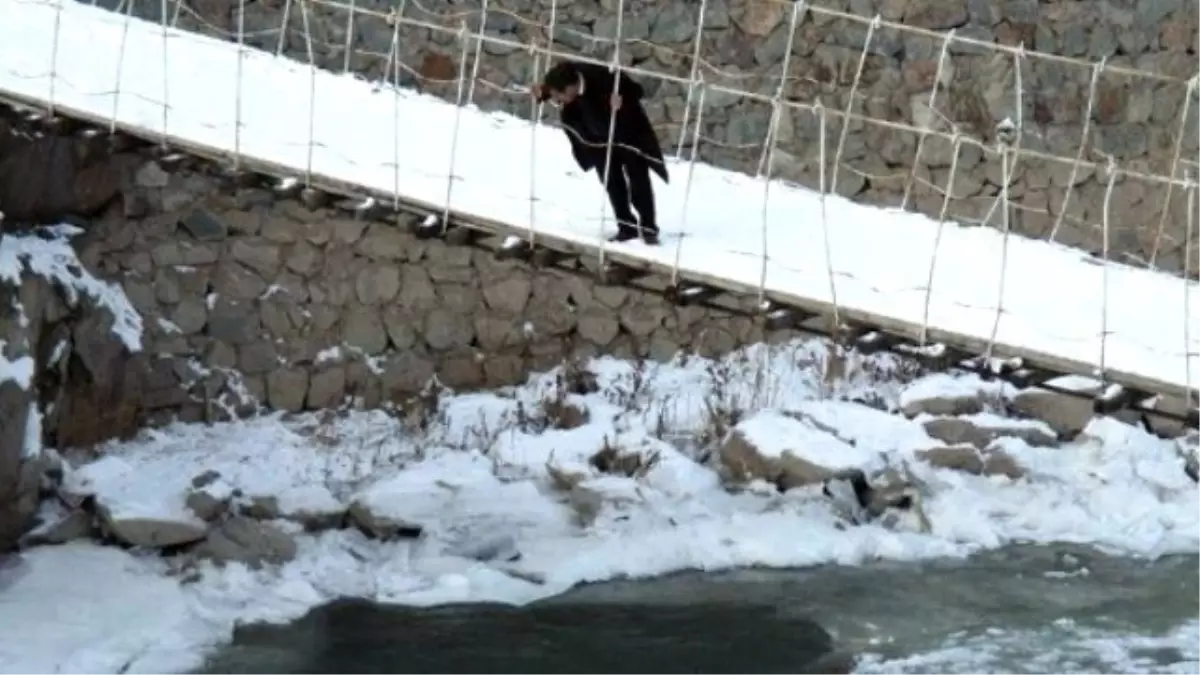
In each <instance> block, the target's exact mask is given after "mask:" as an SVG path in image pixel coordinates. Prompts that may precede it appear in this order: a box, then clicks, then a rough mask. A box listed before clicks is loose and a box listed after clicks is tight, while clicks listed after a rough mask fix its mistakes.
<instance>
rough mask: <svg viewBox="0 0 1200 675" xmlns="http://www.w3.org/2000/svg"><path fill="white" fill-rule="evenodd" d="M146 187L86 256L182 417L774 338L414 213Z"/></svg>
mask: <svg viewBox="0 0 1200 675" xmlns="http://www.w3.org/2000/svg"><path fill="white" fill-rule="evenodd" d="M136 183H137V187H136V194H137V195H139V196H138V197H136V198H134V199H132V200H130V201H127V205H130V206H133V207H134V210H135V211H144V213H143V214H141V215H138V216H136V217H129V216H127V215H126V214H125V213H124V212H121V210H120V209H115V210H114V211H113V212H111V213H110V214H109V215H108V216H106V217H105V218H103V219H101V220H100V221H98V222H97V223H96V224H95V225H94V226H93V227H92V229H91V231H90V232H89V233H88V234H87V235H86V238H85V243H84V245H83V248H82V251H81V258H82V260H83V261H84V263H85V265H87V266H88V267H89V268H90V269H93V270H95V271H96V273H97V274H99V275H102V276H104V277H107V278H109V279H113V280H117V281H119V282H120V283H121V285H122V287H123V288H124V290H125V293H126V294H127V295H128V297H129V299H130V301H131V302H132V303H133V305H134V306H135V307H136V308H137V310H138V311H139V312H141V313H142V314H143V316H144V317H145V326H146V331H147V339H146V343H147V344H146V352H147V353H148V354H150V355H151V356H153V357H156V358H154V359H153V366H152V369H151V376H150V379H151V382H150V384H149V386H148V393H147V395H146V401H147V405H148V406H149V407H150V408H152V409H160V410H163V411H165V412H164V414H166V413H171V414H174V413H175V412H181V413H182V416H183V418H184V419H199V418H205V417H210V416H213V415H216V416H224V415H226V414H228V413H229V412H235V413H236V412H238V409H239V408H245V407H247V406H250V407H252V406H254V405H255V401H258V402H261V403H264V404H266V405H268V406H269V407H270V408H274V409H279V410H288V411H294V410H301V409H319V408H325V407H331V406H335V405H337V404H339V403H341V402H342V401H343V400H344V399H345V398H346V397H357V398H359V399H360V400H361V403H362V404H364V405H368V406H374V405H378V404H379V403H381V402H384V401H389V400H390V401H396V402H403V401H404V400H407V398H408V397H410V396H412V395H414V394H416V393H418V392H420V391H421V390H422V389H423V388H424V387H425V385H426V384H427V383H428V382H429V381H430V379H431V378H433V377H434V376H435V375H436V378H437V381H439V382H440V383H441V384H443V385H446V386H449V387H451V388H455V389H472V388H478V387H494V386H500V385H507V384H514V383H517V382H519V381H523V380H524V379H525V378H526V377H527V376H528V374H529V373H530V372H532V371H545V370H548V369H550V368H553V367H554V366H556V365H558V364H560V363H562V362H563V361H565V360H569V359H572V358H574V357H585V356H591V355H595V354H600V353H604V354H611V355H614V356H617V357H631V356H650V357H654V358H659V359H665V358H669V357H671V356H673V355H674V354H675V353H676V352H677V351H679V350H689V351H696V352H699V353H702V354H708V355H715V354H719V353H723V352H726V351H728V350H731V349H733V348H735V347H737V346H740V345H743V344H747V343H752V342H757V341H761V340H762V339H764V334H763V332H762V328H761V326H759V325H756V323H755V322H754V321H752V320H751V319H748V318H744V317H739V316H736V315H731V314H728V313H725V312H722V311H719V310H710V309H703V308H696V307H681V308H676V307H675V306H674V305H672V304H670V303H669V302H667V301H666V300H664V299H663V298H662V297H661V296H660V295H658V294H655V293H650V292H639V291H635V290H629V289H626V288H622V287H610V286H601V285H597V284H596V283H594V282H593V281H592V279H591V277H589V276H588V275H587V274H584V273H579V272H572V271H569V270H568V269H566V268H563V267H560V268H548V269H535V268H532V267H529V266H527V265H524V264H522V263H518V262H511V261H498V260H497V259H496V258H495V257H494V255H493V254H492V253H490V252H488V251H485V250H480V249H477V248H472V247H468V246H457V247H456V246H449V245H447V244H445V243H443V242H441V241H425V240H418V239H416V238H414V237H413V236H412V235H411V234H409V233H408V230H407V226H408V225H411V223H410V222H405V220H404V218H403V217H402V218H401V222H399V223H384V222H366V221H362V220H356V219H353V218H347V217H345V216H344V215H342V214H341V213H339V212H336V211H331V210H320V211H309V210H308V209H306V208H305V207H304V206H303V205H301V204H300V203H299V202H296V201H288V200H284V201H276V200H275V198H274V197H273V195H272V194H271V193H270V192H268V191H265V190H255V189H246V190H239V191H237V192H236V193H235V194H231V193H229V192H227V191H226V192H222V191H221V190H220V189H219V187H218V185H217V184H216V182H215V181H212V180H209V179H207V178H205V177H203V176H200V175H196V174H179V175H170V174H168V173H167V172H165V171H163V170H162V169H161V168H159V166H158V165H157V164H154V163H149V164H146V165H145V166H143V167H142V168H141V169H140V170H139V171H138V172H137V177H136ZM127 199H128V198H127ZM731 301H732V300H731ZM180 385H183V386H182V387H181V386H180Z"/></svg>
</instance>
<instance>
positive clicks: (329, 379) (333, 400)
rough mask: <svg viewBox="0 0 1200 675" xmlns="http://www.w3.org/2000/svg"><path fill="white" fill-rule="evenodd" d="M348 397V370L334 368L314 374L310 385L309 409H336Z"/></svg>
mask: <svg viewBox="0 0 1200 675" xmlns="http://www.w3.org/2000/svg"><path fill="white" fill-rule="evenodd" d="M345 397H346V369H345V368H343V367H340V366H338V367H333V368H326V369H324V370H320V371H318V372H315V373H313V375H312V378H311V379H310V380H309V385H308V409H309V410H324V409H326V408H336V407H337V406H339V405H341V403H342V401H343V399H345Z"/></svg>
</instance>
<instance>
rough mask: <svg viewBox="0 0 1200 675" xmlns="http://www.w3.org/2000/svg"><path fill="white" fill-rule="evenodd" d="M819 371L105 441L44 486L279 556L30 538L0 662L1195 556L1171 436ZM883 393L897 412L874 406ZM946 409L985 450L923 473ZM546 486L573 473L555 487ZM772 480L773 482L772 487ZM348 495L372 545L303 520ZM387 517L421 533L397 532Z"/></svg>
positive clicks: (803, 362) (611, 383) (276, 419)
mask: <svg viewBox="0 0 1200 675" xmlns="http://www.w3.org/2000/svg"><path fill="white" fill-rule="evenodd" d="M827 358H829V355H828V354H827V353H826V351H825V348H824V347H822V346H821V345H820V343H817V342H815V341H813V342H801V343H794V344H791V345H786V346H780V347H774V348H767V347H757V348H753V349H750V350H747V351H746V352H744V353H739V354H736V355H733V356H731V357H729V358H728V359H725V360H724V361H723V362H721V363H713V362H706V361H703V360H700V359H691V360H688V361H687V362H683V363H675V364H668V365H653V364H648V365H643V366H635V365H632V364H628V363H621V362H617V361H613V360H608V359H602V360H599V361H596V362H594V363H592V364H590V366H589V368H588V369H587V372H588V373H591V377H592V379H593V380H594V381H593V382H590V383H589V386H587V387H578V386H574V385H572V386H569V387H568V390H569V391H568V393H567V394H566V395H563V394H561V393H559V392H560V390H561V389H562V387H563V386H564V385H563V381H562V378H561V377H556V375H555V374H551V375H546V376H540V377H536V378H533V379H532V380H531V382H530V384H529V385H527V386H524V387H519V388H515V389H513V390H511V391H503V392H494V393H479V394H469V395H461V396H448V397H446V398H444V399H443V400H442V401H441V402H440V404H439V405H436V406H434V405H430V406H427V407H426V408H424V409H423V412H421V410H422V409H421V408H420V407H414V408H410V411H409V413H410V414H409V415H407V416H404V415H400V416H393V415H389V414H386V413H384V412H381V411H376V412H347V413H332V412H330V413H326V414H323V415H304V416H297V417H294V418H290V419H285V418H284V417H282V416H278V415H273V416H268V417H262V418H257V419H251V420H247V421H241V422H231V423H226V424H219V425H214V426H210V427H205V426H200V425H175V426H172V427H168V428H165V429H161V430H153V431H146V432H145V433H143V434H142V436H141V437H140V438H139V439H137V440H134V441H131V442H128V443H123V444H112V445H109V446H107V447H106V448H104V451H103V453H102V455H101V456H100V457H99V458H98V459H96V460H95V461H91V462H90V463H86V464H83V465H81V466H77V467H74V468H68V469H67V470H66V475H65V477H64V482H63V487H64V490H65V491H67V492H69V493H72V494H74V495H76V496H79V495H88V496H90V497H91V498H93V499H94V500H95V503H96V505H97V507H98V508H100V509H101V510H102V511H103V512H104V513H105V514H106V518H107V519H108V522H110V523H117V524H120V523H125V524H127V523H129V522H138V521H139V520H141V519H148V520H154V519H160V520H167V521H172V522H174V523H175V524H176V525H178V526H179V528H183V527H192V528H194V529H197V530H199V531H200V532H201V535H200V536H203V533H204V532H205V531H222V530H221V528H223V527H225V525H223V524H221V523H228V522H229V521H230V520H237V521H238V522H242V521H248V519H249V517H248V516H246V515H245V512H248V511H251V510H253V509H255V508H258V509H260V511H261V510H262V509H266V510H267V511H268V512H266V513H262V512H260V513H259V514H258V515H257V516H256V519H255V520H254V521H253V522H255V523H259V525H255V527H260V526H262V527H266V526H269V527H270V528H272V531H274V532H277V533H279V534H280V536H282V537H285V538H286V540H287V541H290V542H294V544H293V546H294V549H293V550H291V551H290V555H289V554H288V553H289V552H288V551H284V553H283V554H280V555H281V556H282V557H281V558H280V560H286V562H281V563H280V564H276V563H273V562H271V561H270V560H269V559H268V560H266V561H265V562H263V561H261V560H260V561H259V562H263V564H261V566H259V567H258V568H254V567H252V566H247V565H245V564H241V563H238V562H230V563H228V564H225V565H223V566H218V565H217V564H215V563H213V562H212V561H211V560H210V558H213V557H215V558H218V559H221V555H217V553H220V552H221V551H226V550H227V549H224V548H222V549H220V550H217V548H215V544H210V541H208V540H206V541H205V542H203V543H201V544H199V545H198V547H197V548H202V547H204V546H206V545H208V546H209V551H208V552H209V554H210V555H208V556H201V555H198V554H188V553H183V554H180V555H175V556H173V557H172V558H170V559H167V560H165V559H163V558H162V557H160V556H159V555H158V554H157V553H141V554H138V553H130V552H126V551H123V550H121V549H118V548H114V547H101V546H99V545H97V544H93V543H82V542H72V543H68V544H65V545H62V546H57V547H50V546H42V547H36V548H33V549H30V550H28V551H27V552H25V553H24V554H22V558H23V559H22V560H20V561H18V562H15V563H10V564H8V565H7V566H6V568H5V569H4V571H0V585H3V587H4V594H5V595H4V603H3V604H2V605H0V620H3V621H4V622H5V625H9V626H19V628H18V629H17V630H15V631H11V632H6V637H5V638H4V640H3V641H2V642H0V671H14V670H27V671H30V670H31V671H46V670H69V671H73V670H89V671H117V670H123V671H126V672H143V671H151V670H153V671H184V670H189V669H192V668H194V667H196V666H197V665H198V664H199V662H200V660H201V659H202V658H203V654H204V653H205V652H206V651H208V650H211V649H212V648H213V647H214V646H216V645H218V644H221V643H223V642H225V641H227V640H228V639H229V637H230V635H231V631H232V628H233V626H234V625H235V624H236V623H240V622H250V621H271V622H283V621H289V620H292V619H294V618H296V617H298V616H300V615H302V614H303V613H304V612H306V611H307V610H309V609H310V608H312V607H314V606H317V605H320V604H324V603H326V602H328V601H329V600H331V599H334V598H337V597H345V596H353V597H363V598H368V599H371V600H374V601H377V602H384V603H403V604H410V605H431V604H441V603H446V602H459V601H500V602H508V603H518V604H519V603H525V602H530V601H533V600H537V599H540V598H544V597H548V596H551V595H555V594H558V593H561V592H562V591H564V590H566V589H568V588H571V587H572V586H574V585H575V584H578V583H581V582H587V581H603V580H609V579H614V578H644V577H650V576H655V575H660V574H664V573H668V572H674V571H678V570H683V569H695V570H718V569H728V568H732V567H741V566H759V567H802V566H808V565H816V564H822V563H837V564H844V565H853V564H859V563H862V562H865V561H870V560H876V559H892V560H917V559H924V558H930V557H945V556H951V557H955V556H959V557H960V556H965V555H968V554H970V553H971V552H974V551H978V550H981V549H990V548H997V547H1000V546H1004V545H1006V544H1009V543H1014V542H1076V543H1086V544H1090V545H1093V546H1096V547H1098V548H1099V549H1101V550H1104V551H1107V552H1110V553H1113V554H1117V555H1133V556H1142V557H1156V556H1159V555H1163V554H1167V553H1175V552H1195V551H1196V550H1197V548H1200V500H1198V498H1197V492H1196V489H1195V484H1194V483H1193V482H1192V481H1191V480H1190V479H1188V478H1187V477H1186V476H1185V475H1184V472H1183V470H1182V464H1183V461H1182V459H1181V458H1180V457H1179V455H1178V454H1177V451H1176V448H1175V444H1174V443H1173V442H1171V441H1166V440H1161V439H1158V438H1155V437H1153V436H1150V435H1148V434H1146V433H1145V432H1144V431H1141V430H1140V429H1137V428H1134V427H1132V426H1129V425H1125V424H1123V423H1120V422H1118V421H1116V420H1112V419H1097V420H1093V421H1092V422H1091V423H1090V424H1088V426H1087V427H1086V429H1085V430H1084V433H1083V434H1081V435H1080V436H1079V437H1078V438H1077V439H1075V440H1073V441H1071V442H1065V443H1059V442H1056V441H1054V442H1052V441H1053V439H1054V434H1053V431H1052V430H1046V429H1044V428H1043V427H1044V426H1045V425H1039V423H1033V422H1029V421H1013V420H1009V421H1007V422H1005V420H1004V418H1002V417H1000V416H999V414H998V413H996V412H995V411H994V410H992V408H995V407H996V406H999V407H1001V408H1002V407H1003V403H1004V400H1005V399H1006V397H1008V396H1010V394H1011V392H1008V391H1007V390H1006V388H1005V387H1002V386H999V385H996V384H994V383H984V382H981V381H979V380H977V379H975V378H973V377H954V376H949V375H935V376H930V377H929V378H926V379H924V380H921V381H919V382H917V383H912V384H906V383H904V382H903V381H902V380H903V378H901V377H898V376H894V375H893V374H892V372H893V370H894V369H895V367H896V365H897V363H898V362H896V361H894V360H893V359H891V357H882V358H881V357H872V358H870V359H866V360H863V359H859V358H858V357H853V358H852V360H851V361H850V362H849V363H848V364H846V366H845V373H844V375H843V376H842V377H839V378H837V379H836V380H834V381H829V380H828V379H827V378H823V377H822V373H823V372H827V369H826V368H825V367H823V365H822V364H823V363H825V360H826V359H827ZM577 390H578V391H579V392H583V393H576V392H577ZM918 394H919V396H918ZM937 397H940V399H938V400H940V401H941V403H940V404H939V405H942V404H945V402H946V401H952V402H957V403H954V406H959V407H961V405H966V404H963V403H962V402H963V401H967V402H968V403H969V401H970V400H974V399H972V397H977V398H978V400H979V401H982V403H979V404H978V405H976V404H969V405H967V408H969V409H970V411H968V412H962V411H961V410H959V409H958V408H957V407H956V408H955V410H953V411H951V413H953V414H945V411H939V410H938V409H937V406H932V407H931V406H926V408H927V409H923V410H918V409H916V408H914V407H913V402H914V401H917V400H926V399H928V400H932V399H934V398H937ZM548 401H550V402H554V406H553V407H551V406H548V404H547V402H548ZM979 406H982V407H983V408H984V409H983V410H976V408H978V407H979ZM917 407H918V408H919V407H920V406H917ZM901 408H904V409H905V410H906V411H907V412H908V413H909V415H910V416H912V419H909V418H907V417H905V416H902V415H900V414H897V413H896V412H888V411H899V410H900V409H901ZM568 409H570V410H573V411H574V412H568ZM963 410H966V409H963ZM414 411H417V412H414ZM930 411H932V412H930ZM958 413H961V414H958ZM563 416H568V417H571V420H570V421H569V422H567V421H565V420H564V419H561V418H563ZM931 418H936V419H938V420H942V421H943V422H945V420H950V421H951V422H952V424H951V423H948V422H947V423H942V424H941V426H937V427H934V426H930V424H929V422H930V421H931ZM963 420H966V421H967V422H969V428H970V429H974V430H975V432H980V430H983V432H984V436H983V437H982V440H980V439H979V438H975V437H972V438H971V439H968V440H972V441H973V442H976V443H977V445H982V446H984V447H983V448H982V449H981V448H979V447H976V446H972V445H971V444H970V443H965V444H958V445H959V446H963V447H960V450H962V451H963V453H965V454H962V453H960V454H959V455H956V457H959V458H961V456H967V457H968V458H970V456H975V455H977V456H978V458H979V462H978V465H977V466H972V465H963V466H957V465H955V466H956V467H957V468H955V467H952V466H949V465H937V464H936V463H935V461H934V460H935V457H934V456H933V455H930V454H925V453H928V452H929V451H931V450H934V449H944V448H946V447H949V446H948V444H947V442H945V441H940V440H938V439H936V438H934V437H933V436H931V430H938V431H937V433H941V431H940V430H941V429H942V427H945V426H947V425H949V426H955V425H957V426H956V428H959V427H962V425H963V423H964V422H963ZM963 428H965V427H963ZM1031 429H1032V430H1033V431H1030V430H1031ZM960 430H961V429H960ZM975 432H972V433H975ZM732 434H741V435H742V436H744V437H745V438H747V439H750V440H751V441H752V442H753V445H754V446H755V450H756V452H757V455H756V457H758V458H759V459H761V460H762V463H763V464H764V465H765V466H766V467H767V469H768V470H769V471H770V472H771V473H770V475H771V476H772V480H773V481H774V482H775V484H771V481H768V480H762V479H756V478H754V476H743V479H744V480H741V481H740V482H731V481H730V479H729V475H728V474H729V473H730V466H729V462H730V459H729V455H727V454H725V452H724V448H725V446H723V445H722V439H726V440H727V439H728V438H729V437H730V436H731V435H732ZM977 435H978V434H976V436H977ZM1047 439H1049V440H1047ZM606 447H610V448H613V449H614V452H615V453H616V454H617V455H620V454H621V453H626V454H628V455H636V457H637V458H639V459H637V460H636V463H637V465H636V466H631V467H625V468H624V469H620V470H618V469H615V468H612V467H609V468H608V469H607V470H604V471H602V470H600V468H598V466H597V464H596V461H595V459H594V458H595V456H596V454H597V453H598V452H599V451H600V450H603V449H604V448H606ZM964 448H965V449H964ZM617 451H620V452H617ZM972 453H974V455H972ZM1001 455H1002V456H1003V457H1005V458H1007V460H1008V462H1009V464H1008V465H1006V466H1007V467H1008V468H1007V471H999V472H989V471H987V470H986V463H985V462H984V460H985V459H989V458H994V457H998V456H1001ZM621 456H624V455H621ZM618 459H619V458H618ZM618 459H614V460H613V461H614V464H620V461H618ZM621 461H623V460H621ZM956 461H957V460H956ZM968 464H969V463H968ZM844 465H850V466H859V467H863V466H865V467H866V468H867V469H868V470H870V471H871V472H872V473H879V472H880V471H885V472H887V471H891V472H892V473H897V472H898V471H897V470H896V469H897V467H899V468H901V469H902V473H904V474H905V475H907V476H909V478H910V479H911V480H912V481H913V482H914V483H915V484H916V485H917V486H918V487H919V490H918V492H919V494H920V508H921V511H922V515H923V517H924V520H925V521H926V522H925V523H924V524H914V523H913V522H911V521H908V520H904V519H899V520H892V521H888V520H886V519H875V520H871V521H869V522H861V524H855V523H856V522H858V521H854V520H847V517H846V514H845V513H844V512H843V510H841V509H839V508H836V505H835V504H833V503H831V500H830V499H828V498H826V497H825V496H824V495H823V494H822V489H821V487H822V486H821V483H820V481H819V480H816V481H807V479H806V477H805V475H804V471H809V470H811V466H817V468H818V469H820V470H825V469H826V468H828V469H834V468H838V467H839V466H844ZM781 472H782V473H781ZM788 472H790V473H788ZM785 474H786V475H787V476H788V480H787V481H783V476H784V475H785ZM816 475H817V476H818V478H819V477H820V476H822V475H824V474H820V473H819V472H818V473H817V474H816ZM564 476H568V477H570V478H569V481H575V482H574V483H573V484H571V485H567V486H564V485H563V484H562V483H563V481H564V478H563V477H564ZM200 478H203V480H198V479H200ZM569 481H568V482H569ZM781 481H783V482H788V483H789V485H787V486H786V487H790V488H791V489H787V490H786V491H785V492H780V490H779V489H777V486H780V487H785V486H782V485H780V482H781ZM198 483H199V484H200V485H198ZM197 490H201V491H204V492H206V493H207V494H208V495H209V496H210V497H213V498H214V499H215V500H216V501H217V502H219V503H220V504H223V506H220V507H219V508H220V509H223V510H221V511H220V512H219V513H218V514H217V515H215V516H214V515H213V514H208V515H209V516H210V517H212V518H214V519H215V520H213V522H212V523H211V524H206V523H205V519H204V518H202V517H200V515H199V514H198V513H197V512H196V508H197V507H196V503H195V502H194V501H189V495H190V494H191V493H193V492H195V491H197ZM579 494H584V495H585V497H586V499H582V500H581V499H580V497H579ZM264 498H271V499H270V500H269V501H270V508H269V509H268V508H267V507H266V506H264V504H266V503H267V501H264ZM581 503H582V504H583V506H581ZM354 505H359V506H360V507H363V508H366V509H367V510H369V511H370V512H371V514H372V516H373V517H375V518H376V521H377V524H378V525H379V527H380V528H382V530H386V531H376V532H374V533H375V534H377V535H379V534H384V535H393V536H392V537H391V538H389V539H386V540H381V539H373V538H371V537H368V536H367V534H364V532H363V531H360V530H362V529H367V530H368V531H370V528H363V522H362V520H361V519H359V520H357V521H356V524H357V525H359V527H358V528H351V527H342V528H336V527H335V529H322V527H324V526H328V522H329V521H324V522H326V525H324V526H321V527H318V526H314V525H313V523H314V522H315V521H319V520H320V519H321V517H322V516H329V515H330V512H331V511H332V512H337V513H341V512H342V511H344V510H345V509H347V508H348V507H353V506H354ZM339 510H340V511H339ZM339 517H340V518H341V520H336V519H335V520H336V522H337V523H343V522H346V518H345V517H344V516H339ZM401 525H407V526H409V527H410V529H412V526H416V527H415V530H416V531H419V532H420V533H421V536H420V537H419V538H405V536H404V533H403V532H402V531H401V529H402V528H400V529H396V528H399V527H400V526H401ZM306 527H308V529H309V530H319V531H311V532H305V531H304V530H305V528H306ZM179 531H182V530H179V529H178V528H177V529H176V532H179ZM255 531H256V532H257V531H258V530H255ZM122 532H123V534H122V533H118V534H119V536H117V538H118V539H119V538H121V537H122V536H124V537H128V536H132V535H131V534H130V532H132V530H130V531H124V530H122ZM413 533H415V532H413ZM111 534H113V532H110V535H111ZM227 534H229V533H227ZM410 534H412V533H410ZM229 536H233V535H232V534H229ZM209 538H210V540H211V539H212V535H211V534H210V535H209ZM285 548H286V547H285ZM277 553H278V552H277ZM223 555H226V557H228V555H233V554H223ZM233 559H234V560H236V559H237V558H236V556H235V557H234V558H233ZM114 607H117V609H115V610H114V609H113V608H114ZM51 625H53V627H51Z"/></svg>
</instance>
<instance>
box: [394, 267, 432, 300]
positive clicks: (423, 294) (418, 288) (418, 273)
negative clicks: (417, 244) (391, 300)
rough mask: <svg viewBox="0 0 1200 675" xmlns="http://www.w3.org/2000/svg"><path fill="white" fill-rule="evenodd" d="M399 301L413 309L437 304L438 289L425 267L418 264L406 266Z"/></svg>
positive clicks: (402, 276)
mask: <svg viewBox="0 0 1200 675" xmlns="http://www.w3.org/2000/svg"><path fill="white" fill-rule="evenodd" d="M397 302H398V303H399V304H400V306H401V307H405V308H407V309H412V310H424V309H430V308H432V307H435V306H437V304H438V300H437V290H436V289H435V288H434V285H433V282H432V281H430V279H429V274H428V273H427V272H426V271H425V270H424V269H422V268H421V267H419V266H417V265H405V266H404V270H403V273H402V275H401V281H400V294H399V297H398V298H397Z"/></svg>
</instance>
